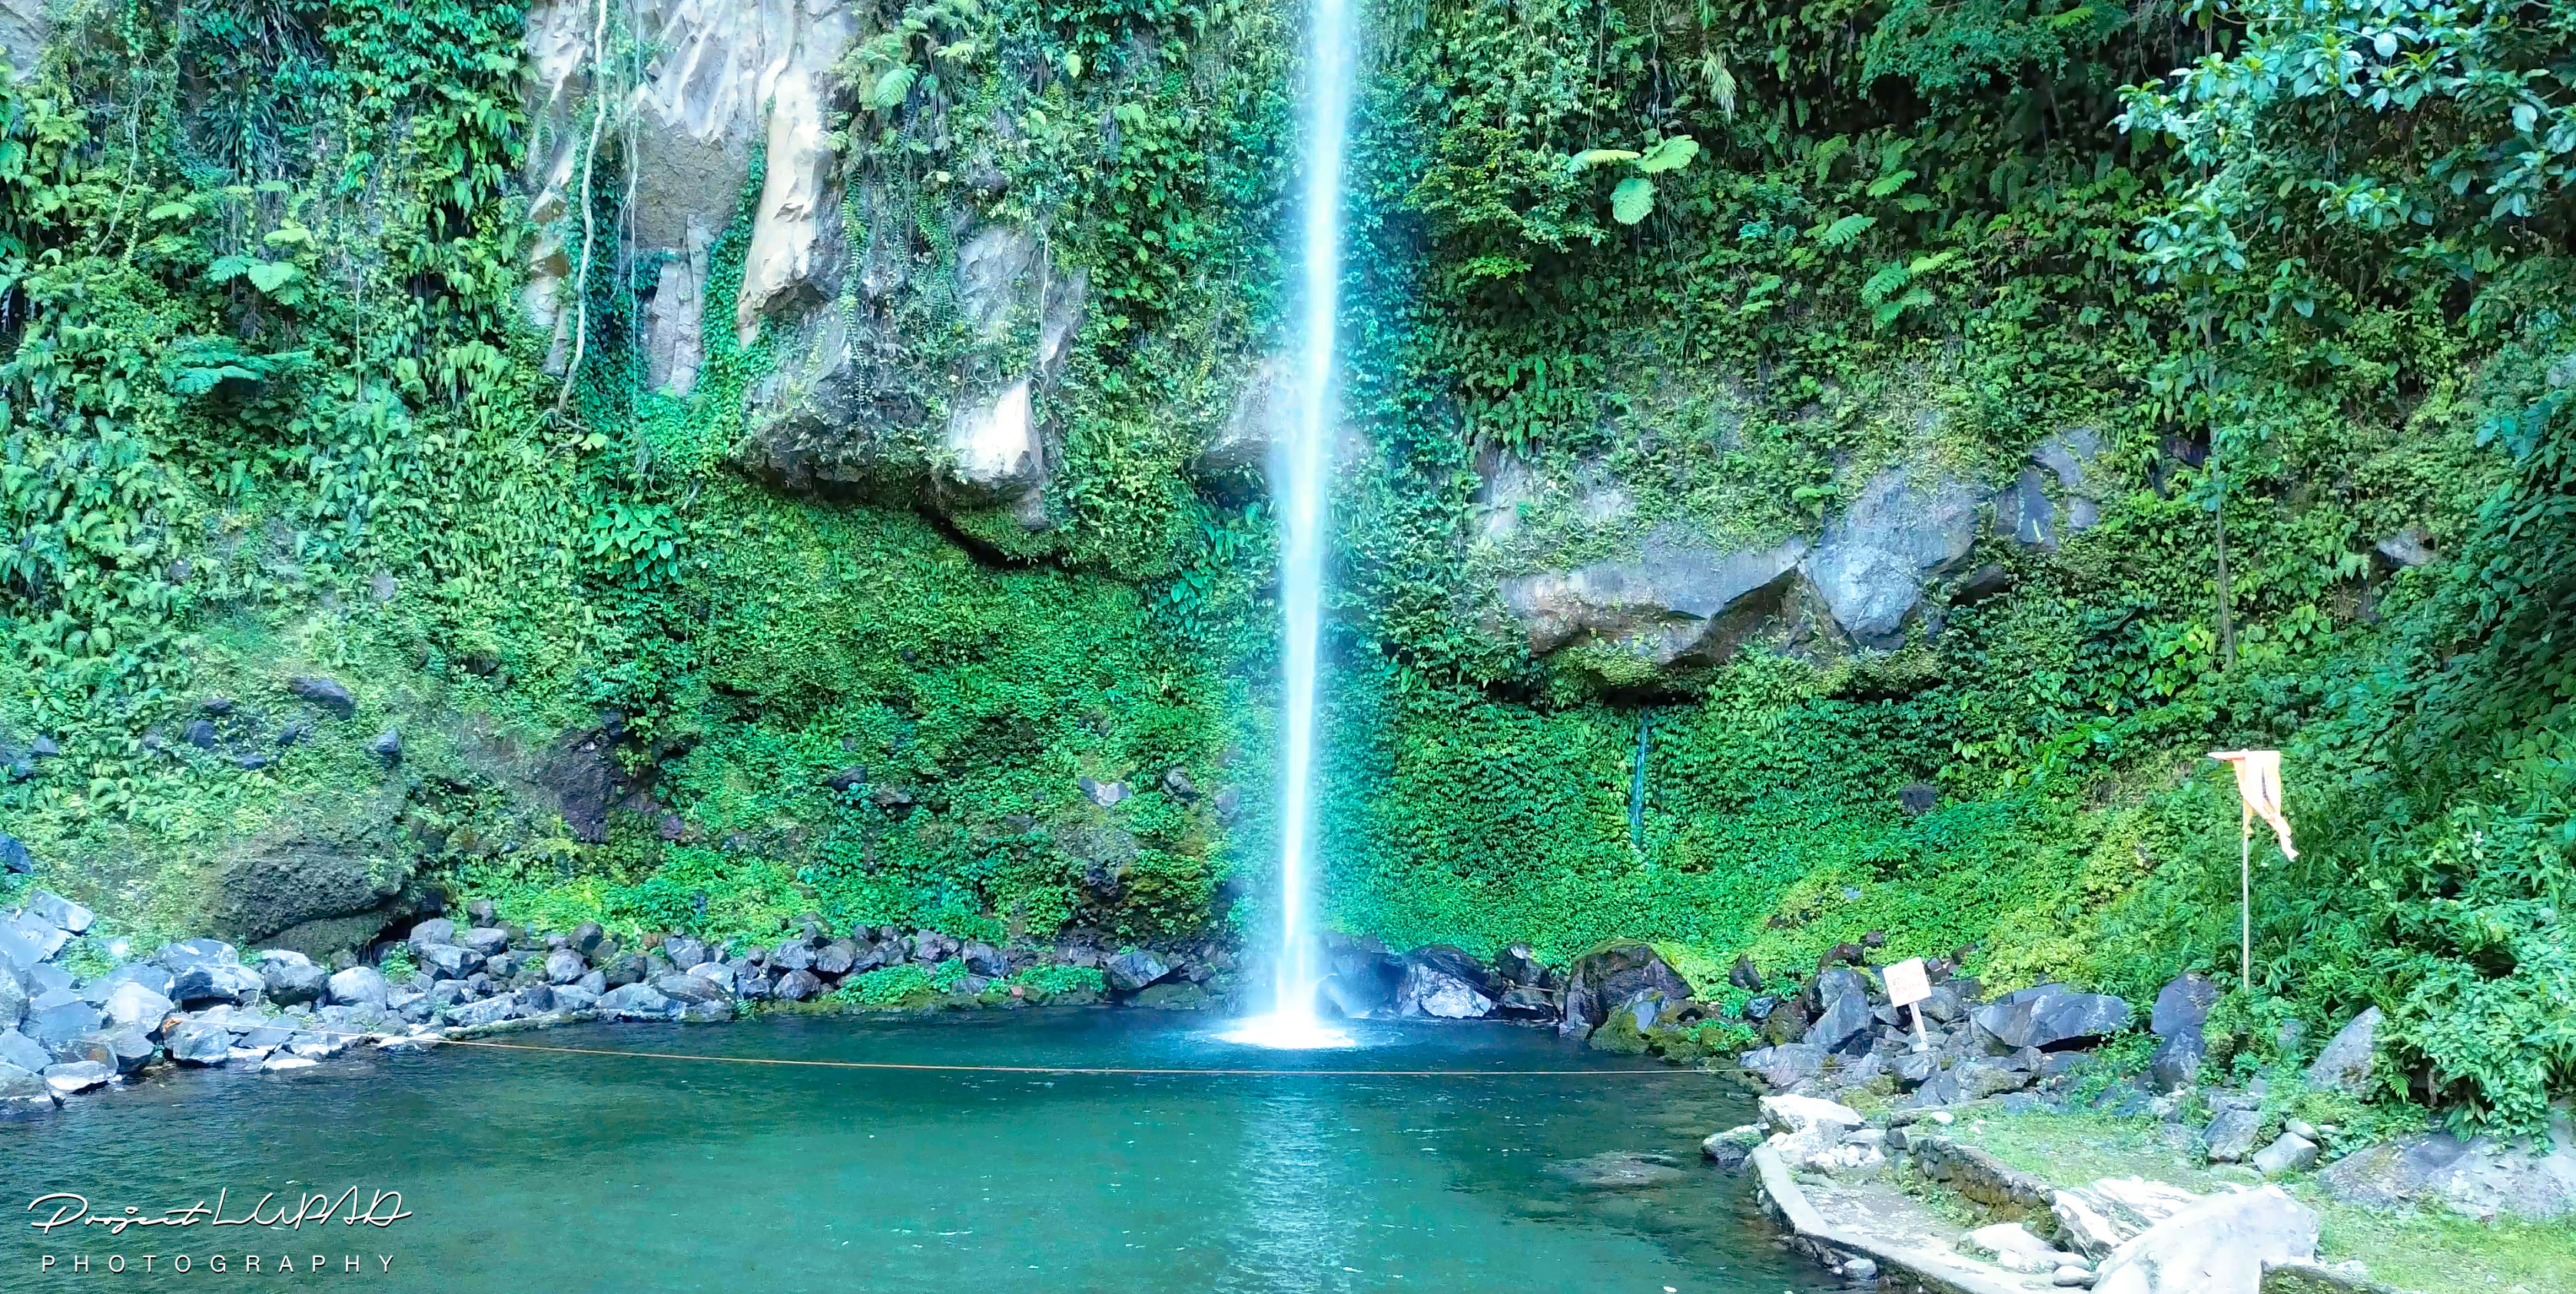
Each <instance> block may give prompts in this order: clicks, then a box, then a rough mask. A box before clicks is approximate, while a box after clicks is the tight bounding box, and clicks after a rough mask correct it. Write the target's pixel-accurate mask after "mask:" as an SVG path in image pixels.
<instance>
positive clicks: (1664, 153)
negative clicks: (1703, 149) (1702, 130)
mask: <svg viewBox="0 0 2576 1294" xmlns="http://www.w3.org/2000/svg"><path fill="white" fill-rule="evenodd" d="M1697 156H1699V141H1698V140H1696V139H1693V138H1691V137H1690V136H1688V135H1675V136H1673V137H1672V138H1670V139H1667V140H1665V141H1663V142H1662V143H1659V144H1657V145H1655V146H1654V147H1653V148H1649V149H1647V150H1646V155H1645V157H1644V158H1642V159H1640V160H1639V161H1638V163H1637V169H1638V170H1640V171H1643V172H1645V173H1646V174H1648V175H1660V174H1662V173H1663V172H1665V171H1678V170H1680V169H1682V168H1683V167H1685V166H1688V165H1690V164H1691V159H1692V158H1694V157H1697Z"/></svg>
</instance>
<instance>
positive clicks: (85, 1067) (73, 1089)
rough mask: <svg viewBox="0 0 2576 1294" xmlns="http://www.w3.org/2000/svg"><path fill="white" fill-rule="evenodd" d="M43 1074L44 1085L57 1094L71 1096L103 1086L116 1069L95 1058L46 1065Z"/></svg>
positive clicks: (114, 1073) (114, 1075)
mask: <svg viewBox="0 0 2576 1294" xmlns="http://www.w3.org/2000/svg"><path fill="white" fill-rule="evenodd" d="M44 1075H45V1085H46V1086H48V1087H51V1088H52V1089H54V1091H55V1092H56V1093H57V1094H59V1095H62V1096H71V1095H73V1094H75V1093H79V1092H86V1091H88V1090H90V1089H91V1088H94V1087H105V1086H106V1085H107V1080H109V1079H111V1078H114V1077H116V1071H115V1070H113V1069H110V1068H108V1067H107V1066H106V1065H103V1064H100V1063H99V1062H97V1061H95V1060H75V1061H68V1062H66V1063H64V1064H60V1065H48V1066H46V1067H45V1071H44Z"/></svg>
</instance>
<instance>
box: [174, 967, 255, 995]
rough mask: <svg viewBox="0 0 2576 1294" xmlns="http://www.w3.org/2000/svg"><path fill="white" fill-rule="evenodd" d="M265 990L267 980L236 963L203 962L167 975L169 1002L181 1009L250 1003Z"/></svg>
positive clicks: (175, 969) (175, 970)
mask: <svg viewBox="0 0 2576 1294" xmlns="http://www.w3.org/2000/svg"><path fill="white" fill-rule="evenodd" d="M267 988H268V980H267V979H266V977H264V976H262V975H261V974H260V973H259V972H258V971H255V970H252V969H251V968H249V967H247V966H243V965H240V964H239V963H235V962H206V963H202V964H195V965H188V966H181V967H175V968H173V969H172V970H171V972H170V999H171V1000H172V1001H174V1002H177V1003H180V1004H181V1005H183V1006H184V1005H188V1004H192V1003H199V1002H232V1003H247V1002H252V1001H256V1000H257V999H258V997H259V995H260V994H261V993H262V992H264V991H266V990H267Z"/></svg>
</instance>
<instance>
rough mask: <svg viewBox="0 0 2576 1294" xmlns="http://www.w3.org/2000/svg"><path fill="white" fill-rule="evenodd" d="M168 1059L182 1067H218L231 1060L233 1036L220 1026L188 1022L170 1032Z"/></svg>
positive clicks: (228, 1030)
mask: <svg viewBox="0 0 2576 1294" xmlns="http://www.w3.org/2000/svg"><path fill="white" fill-rule="evenodd" d="M168 1046H169V1051H170V1059H171V1060H173V1061H176V1062H178V1063H179V1064H182V1065H187V1066H191V1067H201V1066H209V1065H220V1064H223V1063H224V1062H225V1061H226V1060H229V1059H231V1057H232V1049H233V1035H232V1031H231V1030H230V1029H226V1028H224V1027H223V1026H222V1025H216V1024H203V1023H199V1022H197V1021H193V1020H192V1021H189V1022H188V1023H186V1024H182V1025H180V1026H179V1027H178V1028H176V1029H173V1030H171V1031H170V1038H169V1043H168Z"/></svg>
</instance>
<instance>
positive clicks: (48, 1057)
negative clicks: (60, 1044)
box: [0, 1029, 54, 1072]
mask: <svg viewBox="0 0 2576 1294" xmlns="http://www.w3.org/2000/svg"><path fill="white" fill-rule="evenodd" d="M52 1063H54V1060H53V1056H52V1054H51V1053H49V1052H47V1051H46V1050H45V1049H44V1048H43V1047H42V1046H39V1045H38V1044H37V1043H36V1041H35V1040H34V1039H32V1038H29V1037H28V1036H27V1035H25V1034H23V1033H20V1032H18V1031H17V1030H15V1029H0V1065H15V1066H17V1067H18V1068H20V1069H23V1070H27V1071H29V1072H33V1071H36V1070H41V1069H43V1068H44V1067H45V1066H47V1065H50V1064H52Z"/></svg>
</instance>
